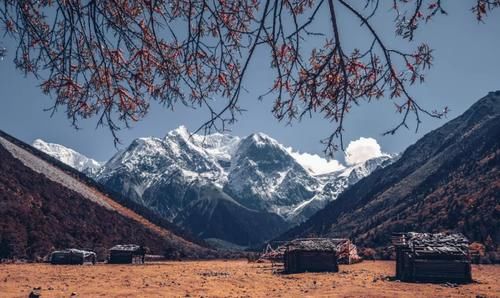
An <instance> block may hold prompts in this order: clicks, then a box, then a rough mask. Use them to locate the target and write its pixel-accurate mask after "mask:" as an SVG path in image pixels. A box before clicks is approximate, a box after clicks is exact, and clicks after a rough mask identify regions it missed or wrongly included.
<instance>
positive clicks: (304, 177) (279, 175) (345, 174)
mask: <svg viewBox="0 0 500 298" xmlns="http://www.w3.org/2000/svg"><path fill="white" fill-rule="evenodd" d="M42 150H43V149H42ZM49 154H50V153H49ZM392 160H393V157H391V156H389V155H382V156H379V157H377V158H374V159H370V160H368V161H366V162H364V163H360V164H356V165H354V166H350V167H344V166H340V167H337V168H338V169H340V170H338V171H335V172H331V173H326V174H322V175H315V173H314V172H313V171H312V170H311V169H310V167H309V166H308V165H306V164H305V163H304V162H303V161H302V160H300V159H298V158H297V156H296V155H294V154H293V153H292V151H291V150H290V148H286V147H284V146H283V145H282V144H280V143H279V142H277V141H276V140H274V139H273V138H271V137H269V136H267V135H265V134H263V133H254V134H251V135H249V136H247V137H245V138H239V137H235V136H231V135H227V134H219V133H217V134H212V135H206V136H202V135H196V134H195V135H190V133H189V132H188V131H187V129H186V128H185V127H183V126H181V127H179V128H177V129H175V130H173V131H170V132H169V133H167V135H166V136H165V137H164V138H155V137H147V138H139V139H136V140H134V141H133V142H132V143H131V144H130V145H129V146H128V147H127V148H125V149H124V150H121V151H120V152H118V153H117V154H115V156H113V157H112V158H111V159H110V160H109V161H108V162H106V163H105V164H104V165H103V166H102V167H101V168H100V169H99V171H98V172H96V174H94V175H93V178H94V179H96V180H97V181H99V182H101V183H102V184H104V185H106V186H107V187H109V188H111V189H112V190H114V191H117V192H119V193H121V194H123V195H125V196H127V197H129V198H131V199H132V200H134V201H136V202H137V203H140V204H142V205H143V206H145V207H147V208H149V209H150V210H152V211H154V212H155V213H158V214H160V215H161V216H163V217H165V218H166V219H168V220H170V221H171V222H174V223H177V224H179V225H181V226H183V227H184V228H187V229H189V230H191V231H192V232H194V233H195V234H197V235H198V236H201V237H207V238H220V239H222V240H225V241H230V242H233V243H237V244H240V245H251V244H257V242H259V241H260V242H261V241H265V240H266V239H271V238H272V237H274V236H277V234H278V233H280V232H282V231H283V230H284V229H286V228H289V227H291V226H293V225H295V224H297V223H300V222H302V221H304V220H306V219H307V218H309V217H310V216H311V215H312V214H313V213H315V212H316V211H318V210H319V209H321V208H322V207H324V206H325V205H326V204H327V203H328V202H330V201H332V200H335V199H336V198H337V196H338V195H339V194H340V193H341V192H342V191H344V190H345V189H346V188H347V187H349V186H350V185H352V184H354V183H355V182H357V181H358V180H360V179H361V178H363V177H365V176H367V175H368V174H370V173H371V172H372V171H374V170H375V169H376V168H378V167H383V166H385V165H386V164H388V163H390V162H391V161H392ZM325 162H326V161H325ZM205 192H206V193H205ZM224 214H225V215H224ZM227 214H232V216H228V215H227ZM223 215H224V216H223ZM195 218H196V219H197V220H194V219H195ZM252 218H253V219H254V220H252ZM255 221H259V222H260V223H262V224H255ZM270 225H272V227H270ZM242 233H243V234H244V236H243V237H240V236H237V235H240V234H242Z"/></svg>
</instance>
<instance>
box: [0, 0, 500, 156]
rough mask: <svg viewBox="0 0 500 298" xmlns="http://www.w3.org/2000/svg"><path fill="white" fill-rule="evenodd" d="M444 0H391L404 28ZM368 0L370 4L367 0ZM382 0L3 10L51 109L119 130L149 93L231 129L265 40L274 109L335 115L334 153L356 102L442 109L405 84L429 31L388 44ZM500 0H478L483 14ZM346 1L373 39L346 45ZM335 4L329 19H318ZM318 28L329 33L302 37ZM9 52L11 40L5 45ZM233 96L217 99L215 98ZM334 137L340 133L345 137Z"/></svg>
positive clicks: (73, 3)
mask: <svg viewBox="0 0 500 298" xmlns="http://www.w3.org/2000/svg"><path fill="white" fill-rule="evenodd" d="M442 2H445V1H440V0H393V1H391V4H392V10H393V12H394V14H395V31H396V33H397V34H398V35H399V36H401V37H402V38H403V39H407V40H409V41H411V40H413V38H414V35H415V32H416V30H417V29H418V28H419V26H420V25H421V24H422V23H425V22H427V21H429V20H430V19H432V18H433V17H435V16H436V15H440V14H446V10H445V7H444V6H443V3H442ZM360 4H361V5H360ZM379 6H381V3H380V1H379V0H365V1H348V0H275V1H271V0H262V1H258V0H169V1H167V0H133V1H132V0H108V1H97V0H5V1H3V4H1V5H0V20H1V22H2V23H3V25H4V30H5V32H6V33H7V34H8V35H10V36H11V37H12V38H14V39H15V40H16V41H18V46H17V48H16V50H15V59H14V62H15V64H16V66H17V67H18V68H20V69H21V70H23V71H24V72H25V73H26V74H34V75H35V76H36V77H37V78H39V79H40V80H41V88H42V90H43V92H45V93H47V94H51V95H53V97H54V99H55V102H54V105H53V110H55V109H56V108H58V107H63V108H65V109H66V113H67V115H68V117H69V118H70V119H71V120H72V123H73V124H74V125H75V126H76V125H77V121H78V120H79V119H81V118H89V117H98V119H99V122H98V123H99V124H102V125H106V126H108V127H109V128H110V130H111V132H112V133H113V136H114V137H115V141H117V140H118V138H117V135H116V131H117V130H119V129H120V128H121V127H123V126H128V125H129V124H130V122H131V121H137V120H139V119H141V118H142V117H144V116H145V115H146V113H147V111H148V108H149V106H150V103H151V100H156V101H158V102H160V103H161V104H164V105H165V106H167V107H169V108H173V107H174V106H175V105H176V104H179V103H180V104H184V105H189V106H195V107H205V108H206V109H207V110H208V111H209V113H210V115H209V117H208V119H207V122H205V123H204V124H203V125H202V126H201V127H200V129H205V131H206V132H207V131H210V130H224V129H226V125H227V124H228V123H231V122H233V121H235V119H236V116H237V114H238V113H239V112H241V109H240V107H239V105H238V100H239V98H240V95H241V93H242V91H243V90H244V79H245V75H246V73H247V70H248V66H249V65H250V63H252V62H255V61H254V60H255V59H254V56H255V55H254V54H255V51H256V49H257V48H258V47H265V48H266V49H268V50H269V53H270V61H271V67H272V69H273V70H274V73H275V79H274V84H273V85H272V86H271V87H270V90H269V92H268V93H266V95H268V96H273V97H274V107H273V110H272V112H273V113H274V115H275V116H276V117H277V119H279V120H284V121H294V120H296V119H300V118H302V117H303V116H304V115H310V114H311V113H320V114H322V115H323V116H324V117H326V118H327V119H329V120H331V121H332V122H333V123H334V124H335V128H334V129H333V131H332V134H331V135H330V137H328V138H327V139H325V143H326V150H327V152H328V153H331V152H333V151H335V150H336V149H338V145H341V146H342V132H343V130H344V125H343V123H344V118H345V115H346V114H347V113H348V112H349V111H350V109H351V107H352V106H353V105H357V104H359V103H360V101H362V100H371V99H373V98H384V97H385V98H394V99H396V98H398V99H399V100H398V101H395V102H398V104H396V110H397V111H398V112H399V113H401V115H402V116H401V122H400V123H399V124H398V125H396V126H395V127H394V128H393V129H391V130H389V131H388V132H387V133H394V132H395V131H396V130H397V129H398V128H400V127H402V126H406V125H407V124H406V123H407V120H408V116H409V115H414V116H415V117H416V121H417V127H418V123H420V115H421V114H427V115H430V116H432V117H441V116H442V115H443V114H444V113H446V109H445V110H443V111H439V112H437V111H428V110H427V109H424V108H422V107H421V105H420V104H419V103H418V102H417V101H416V100H415V99H414V98H413V97H412V95H411V94H410V92H409V91H408V87H409V86H410V85H412V84H415V83H417V82H423V81H424V70H426V69H428V68H429V67H431V65H432V49H431V48H430V46H429V45H427V44H425V43H423V44H420V45H418V46H417V47H416V48H415V49H414V50H411V51H403V50H401V49H398V48H393V47H391V45H390V44H386V43H385V42H384V39H383V38H382V36H381V33H380V32H377V30H375V28H374V27H373V25H372V18H373V16H375V15H376V14H377V12H378V11H379V10H380V7H379ZM499 6H500V0H474V1H472V0H471V7H472V12H473V14H474V16H475V17H476V18H477V20H479V21H482V20H483V19H484V18H485V17H486V16H487V14H488V12H489V11H490V10H491V9H493V8H496V7H499ZM339 10H342V13H347V14H349V16H350V17H352V18H354V19H355V20H356V21H357V22H359V24H360V25H361V27H362V28H363V30H366V32H367V33H368V34H369V36H370V41H371V42H370V43H369V46H367V47H366V48H362V49H354V50H352V51H351V50H348V49H349V45H346V38H345V37H344V36H343V35H342V34H343V28H342V27H341V26H340V24H339V22H338V14H339ZM324 12H326V14H327V15H328V18H329V24H330V26H329V28H324V30H322V31H321V32H315V31H314V30H313V29H312V28H313V23H314V21H315V19H316V18H317V17H318V15H320V14H321V13H324ZM318 36H320V37H321V38H322V40H323V41H324V44H323V45H322V46H321V47H319V48H316V49H313V50H312V51H311V50H310V49H308V47H307V46H305V45H306V44H307V43H308V41H309V40H310V39H311V38H318ZM2 53H3V52H2ZM215 97H217V98H220V97H222V98H224V99H225V100H226V101H225V105H224V107H222V108H220V107H219V108H217V107H215V105H214V102H213V100H212V99H213V98H215ZM337 140H339V141H338V142H337Z"/></svg>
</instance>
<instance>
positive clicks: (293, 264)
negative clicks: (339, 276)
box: [284, 238, 339, 273]
mask: <svg viewBox="0 0 500 298" xmlns="http://www.w3.org/2000/svg"><path fill="white" fill-rule="evenodd" d="M336 251H337V242H336V241H335V239H328V238H307V239H295V240H292V241H290V242H288V243H287V244H286V249H285V252H284V272H285V273H300V272H326V271H328V272H338V271H339V267H338V263H337V255H336Z"/></svg>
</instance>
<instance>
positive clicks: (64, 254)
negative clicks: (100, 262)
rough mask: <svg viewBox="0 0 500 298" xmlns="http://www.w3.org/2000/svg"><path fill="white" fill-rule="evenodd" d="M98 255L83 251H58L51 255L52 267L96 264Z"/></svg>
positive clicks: (71, 249)
mask: <svg viewBox="0 0 500 298" xmlns="http://www.w3.org/2000/svg"><path fill="white" fill-rule="evenodd" d="M96 260H97V255H96V253H95V252H92V251H87V250H81V249H74V248H70V249H65V250H56V251H54V252H52V253H51V254H50V263H51V264H52V265H83V264H95V262H96Z"/></svg>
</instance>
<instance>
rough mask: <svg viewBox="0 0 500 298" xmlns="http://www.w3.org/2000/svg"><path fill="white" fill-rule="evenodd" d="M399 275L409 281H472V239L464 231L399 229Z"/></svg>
mask: <svg viewBox="0 0 500 298" xmlns="http://www.w3.org/2000/svg"><path fill="white" fill-rule="evenodd" d="M392 243H393V245H394V247H395V249H396V278H397V279H399V280H402V281H409V282H454V283H469V282H471V281H472V274H471V261H470V255H469V241H468V240H467V239H466V238H465V237H464V236H463V235H461V234H446V233H437V234H429V233H414V232H410V233H396V234H393V236H392Z"/></svg>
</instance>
